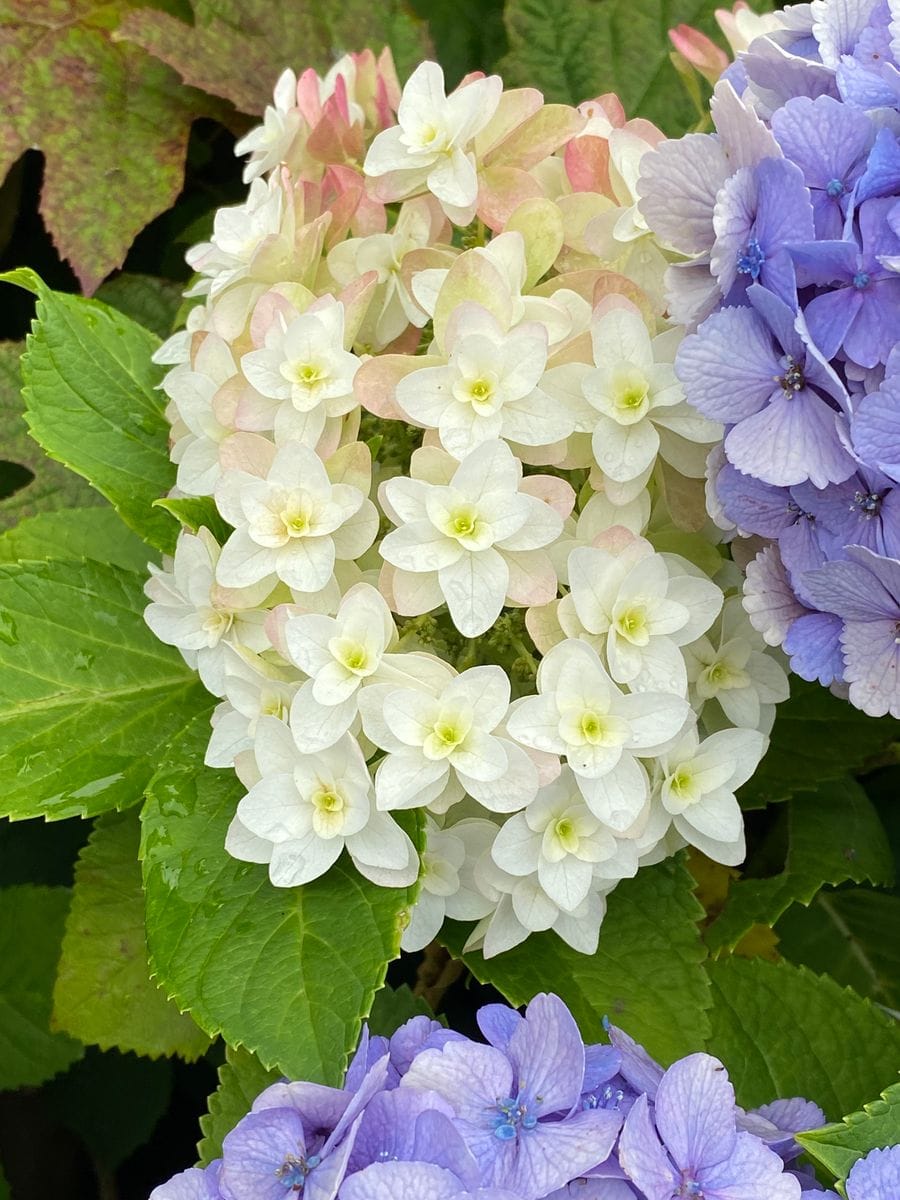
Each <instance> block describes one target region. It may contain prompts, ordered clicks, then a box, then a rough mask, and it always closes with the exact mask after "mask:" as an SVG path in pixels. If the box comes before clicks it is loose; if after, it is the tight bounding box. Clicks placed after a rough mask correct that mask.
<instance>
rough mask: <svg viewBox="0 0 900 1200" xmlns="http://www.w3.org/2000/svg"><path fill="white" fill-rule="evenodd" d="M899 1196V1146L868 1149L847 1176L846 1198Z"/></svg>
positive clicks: (869, 1199)
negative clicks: (884, 1148) (885, 1148)
mask: <svg viewBox="0 0 900 1200" xmlns="http://www.w3.org/2000/svg"><path fill="white" fill-rule="evenodd" d="M898 1196H900V1146H890V1147H889V1148H888V1149H887V1150H870V1151H869V1153H868V1154H867V1155H866V1156H865V1158H861V1159H859V1161H858V1162H856V1163H855V1164H854V1166H853V1170H852V1171H851V1172H850V1174H849V1175H848V1176H847V1200H897V1197H898Z"/></svg>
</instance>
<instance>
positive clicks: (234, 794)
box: [141, 720, 414, 1084]
mask: <svg viewBox="0 0 900 1200" xmlns="http://www.w3.org/2000/svg"><path fill="white" fill-rule="evenodd" d="M208 737H209V726H208V723H207V722H206V721H205V720H196V721H194V722H193V724H192V725H191V726H190V727H189V728H188V729H187V730H186V731H185V732H184V734H183V735H182V736H180V737H179V738H177V739H176V740H175V742H173V743H172V745H171V747H170V748H169V751H168V752H167V754H166V755H165V758H164V761H163V763H162V765H161V766H160V769H159V772H158V773H157V775H156V776H155V778H154V779H153V781H152V783H151V785H150V789H149V792H148V799H147V804H146V805H145V807H144V810H143V814H142V819H143V825H144V836H143V842H142V851H141V852H142V857H143V860H144V888H145V891H146V895H147V940H148V943H149V946H150V957H151V963H152V966H153V968H154V970H155V972H156V974H157V976H158V978H159V980H160V982H161V984H162V985H163V987H164V988H165V989H166V991H167V992H168V993H169V994H170V995H172V996H174V997H175V999H176V1000H177V1002H178V1004H179V1006H180V1007H182V1008H186V1009H189V1010H190V1012H191V1014H192V1015H193V1017H194V1019H195V1020H196V1021H197V1023H198V1024H199V1025H201V1026H202V1027H203V1028H204V1029H206V1030H207V1032H209V1033H211V1034H214V1033H222V1034H223V1035H224V1037H225V1040H226V1041H227V1042H229V1043H230V1044H232V1045H235V1044H242V1045H245V1046H246V1047H247V1048H248V1049H249V1050H251V1051H253V1052H254V1053H256V1054H257V1055H258V1057H259V1059H260V1061H261V1062H262V1063H263V1064H264V1065H265V1066H267V1067H274V1066H278V1067H280V1068H281V1069H282V1070H283V1071H285V1072H286V1073H287V1074H289V1075H292V1076H295V1077H298V1078H301V1079H310V1080H315V1081H318V1082H320V1083H330V1084H336V1083H338V1082H339V1081H340V1079H341V1078H342V1076H343V1071H344V1067H345V1063H346V1059H347V1055H348V1053H349V1052H350V1050H351V1049H352V1048H353V1046H354V1045H355V1044H356V1041H357V1038H358V1036H359V1030H360V1025H361V1022H362V1019H363V1017H365V1016H366V1015H367V1014H368V1012H369V1010H370V1009H371V1007H372V1000H373V997H374V995H375V992H376V990H377V989H378V988H379V987H380V986H381V985H382V983H383V982H384V977H385V971H386V969H387V964H388V962H389V961H390V960H391V959H393V958H395V957H396V956H397V955H398V954H399V950H400V935H401V932H402V927H403V922H404V920H405V917H406V914H407V911H408V908H409V905H410V903H411V901H412V898H413V894H414V890H413V889H409V890H406V889H400V890H397V889H392V888H380V887H375V886H374V884H371V883H369V882H368V881H367V880H364V879H363V878H362V877H361V876H360V875H358V874H357V872H356V871H355V870H354V868H353V867H352V865H351V864H350V863H349V861H348V860H347V858H346V857H342V858H341V859H340V860H339V861H338V863H337V864H336V865H335V866H334V867H332V868H331V870H330V871H329V872H328V873H327V875H325V876H323V877H321V878H320V879H317V880H315V881H314V882H313V883H310V884H307V885H306V886H305V887H300V888H275V887H273V886H272V884H271V883H270V882H269V879H268V874H267V872H266V868H265V867H262V866H257V865H255V864H251V863H244V862H238V861H237V860H236V859H234V858H231V857H230V856H229V855H228V854H227V853H226V851H225V848H224V843H225V834H226V831H227V829H228V824H229V822H230V820H231V818H232V817H233V815H234V811H235V808H236V806H237V803H238V800H239V799H240V797H241V795H242V792H243V789H242V787H241V785H240V783H239V782H238V780H237V779H236V778H235V777H234V775H233V774H232V773H231V772H230V771H227V772H220V771H213V770H211V769H209V768H205V767H204V766H203V752H204V750H205V747H206V742H207V740H208Z"/></svg>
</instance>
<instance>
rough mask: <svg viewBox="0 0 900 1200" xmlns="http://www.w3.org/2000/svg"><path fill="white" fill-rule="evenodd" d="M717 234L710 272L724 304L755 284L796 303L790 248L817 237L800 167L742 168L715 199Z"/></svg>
mask: <svg viewBox="0 0 900 1200" xmlns="http://www.w3.org/2000/svg"><path fill="white" fill-rule="evenodd" d="M713 228H714V230H715V234H716V241H715V244H714V246H713V248H712V253H711V257H710V270H711V271H712V273H713V275H715V277H716V279H717V280H718V283H719V287H720V289H721V291H722V295H723V296H724V297H725V298H726V302H728V303H735V302H736V301H738V300H739V299H740V298H741V296H742V295H743V293H744V291H746V289H747V287H749V286H750V285H751V284H753V283H761V284H762V285H763V286H764V287H766V288H768V289H769V290H770V291H773V292H775V293H776V294H777V295H779V296H780V297H781V298H782V299H783V300H785V301H787V302H791V301H792V300H793V297H794V289H795V285H794V270H793V267H792V265H791V257H790V255H789V254H788V251H787V248H788V246H789V245H791V244H793V243H795V242H807V241H811V240H812V238H813V237H814V226H813V209H812V201H811V199H810V194H809V190H808V189H807V187H806V185H805V183H804V181H803V173H802V171H801V170H800V168H799V167H797V166H796V165H795V164H794V163H792V162H788V161H787V159H779V158H764V159H763V160H762V162H760V163H758V164H757V165H756V166H755V167H742V168H741V170H739V171H737V172H735V174H734V175H732V176H731V178H730V179H729V180H728V181H727V183H726V184H725V185H724V187H723V188H722V190H721V191H720V193H719V195H718V197H717V198H716V207H715V211H714V213H713Z"/></svg>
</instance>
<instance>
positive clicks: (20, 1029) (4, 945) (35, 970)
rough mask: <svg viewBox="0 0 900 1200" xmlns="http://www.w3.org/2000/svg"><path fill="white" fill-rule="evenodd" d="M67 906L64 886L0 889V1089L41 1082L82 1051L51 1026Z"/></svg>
mask: <svg viewBox="0 0 900 1200" xmlns="http://www.w3.org/2000/svg"><path fill="white" fill-rule="evenodd" d="M68 907H69V892H68V889H67V888H43V887H31V886H28V885H25V886H22V887H11V888H3V889H2V890H0V1091H4V1090H6V1089H12V1088H19V1087H33V1086H35V1085H36V1084H39V1083H43V1082H44V1080H45V1079H51V1078H52V1077H53V1076H54V1075H56V1074H57V1073H58V1072H59V1071H64V1070H65V1069H66V1067H68V1066H69V1065H70V1064H71V1063H73V1062H75V1060H76V1059H78V1058H81V1056H82V1054H83V1053H84V1047H83V1046H81V1045H79V1043H78V1042H76V1041H74V1040H73V1039H72V1038H70V1037H68V1036H67V1035H66V1034H64V1033H54V1032H51V1030H50V1008H51V999H52V995H53V979H54V977H55V975H56V964H57V962H58V960H59V944H60V941H61V939H62V933H63V925H64V924H65V920H66V911H67V909H68Z"/></svg>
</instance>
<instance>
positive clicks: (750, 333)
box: [638, 0, 900, 717]
mask: <svg viewBox="0 0 900 1200" xmlns="http://www.w3.org/2000/svg"><path fill="white" fill-rule="evenodd" d="M778 17H779V19H780V23H781V28H779V29H776V30H774V32H770V33H768V34H766V35H764V36H761V37H758V38H756V39H755V40H754V41H752V42H751V43H750V45H749V47H748V49H747V50H746V51H744V52H743V53H742V54H741V55H740V56H739V59H738V61H737V62H736V63H734V64H732V66H731V67H729V68H728V70H727V71H726V72H725V74H724V75H723V77H722V78H721V80H720V81H719V83H718V84H717V86H716V88H715V93H714V96H713V99H712V102H711V115H712V120H713V123H714V126H715V132H714V133H711V134H690V135H688V136H687V137H685V138H682V139H680V140H678V141H670V142H665V143H663V144H661V145H660V146H659V147H658V148H657V149H656V150H655V151H654V152H653V153H651V154H648V155H646V156H645V158H644V159H643V169H642V176H641V180H640V183H639V185H638V190H639V192H640V194H641V200H640V208H641V211H642V213H643V215H644V217H645V218H646V220H647V223H648V224H649V226H650V228H651V229H652V230H653V231H654V232H655V233H656V234H657V235H658V236H659V237H660V238H661V239H662V240H663V242H665V243H666V244H668V245H669V246H670V247H671V248H672V250H674V251H676V252H678V254H679V255H680V256H682V257H683V261H680V262H678V263H676V264H675V265H674V266H672V267H671V268H670V269H669V272H668V290H669V302H670V310H671V315H672V316H673V318H674V319H675V320H678V321H681V322H683V323H684V324H685V325H687V326H688V328H689V329H690V330H691V332H690V333H689V335H688V336H687V337H686V338H685V339H684V341H683V343H682V345H681V348H680V351H679V354H678V358H677V362H676V371H677V373H678V376H679V378H680V379H681V381H682V383H683V385H684V388H685V392H686V395H687V399H688V400H689V402H690V403H691V404H692V405H694V407H695V408H697V409H698V410H699V411H700V412H701V413H702V414H703V415H704V416H706V417H709V418H712V419H714V420H718V421H721V422H722V423H723V424H724V426H725V439H724V445H723V447H722V448H720V449H719V450H718V451H717V452H714V453H713V455H712V456H711V459H710V468H709V475H710V489H709V495H710V507H711V512H712V515H713V516H714V518H715V519H716V520H717V522H718V523H719V524H720V525H722V526H723V527H725V528H730V529H732V530H734V531H735V532H736V534H737V535H739V536H742V537H747V538H752V539H754V541H753V542H751V543H750V544H749V546H746V547H744V548H742V551H741V553H742V554H743V557H744V559H745V560H746V559H747V558H753V556H754V554H755V558H754V559H753V561H752V562H751V563H750V565H749V566H748V569H747V581H746V587H745V607H746V608H747V610H748V612H749V614H750V617H751V620H752V621H753V623H754V625H755V626H756V628H757V629H758V630H759V631H760V632H761V633H762V634H763V635H764V637H765V638H766V640H767V641H768V642H769V644H770V645H781V646H783V647H784V649H785V651H786V652H787V654H788V655H789V656H790V659H791V666H792V667H793V669H794V671H795V672H796V673H797V674H798V675H801V676H802V677H803V678H804V679H809V680H818V681H820V682H821V683H822V684H825V685H831V686H833V687H835V688H836V690H839V691H840V692H841V693H842V694H849V698H850V700H851V701H852V703H853V704H855V705H856V706H857V707H858V708H861V709H862V710H863V711H865V712H867V713H869V714H871V715H873V716H881V715H884V714H885V713H888V712H889V713H891V714H892V715H893V716H895V717H900V669H898V667H900V490H898V489H900V136H898V135H900V3H898V0H813V3H811V4H797V5H794V6H792V7H790V8H787V9H784V10H783V11H782V12H781V13H779V14H778ZM760 543H762V544H760ZM735 557H736V558H737V557H738V554H737V552H736V554H735Z"/></svg>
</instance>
